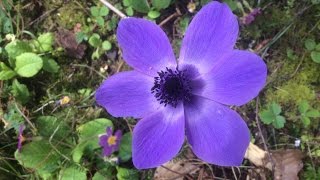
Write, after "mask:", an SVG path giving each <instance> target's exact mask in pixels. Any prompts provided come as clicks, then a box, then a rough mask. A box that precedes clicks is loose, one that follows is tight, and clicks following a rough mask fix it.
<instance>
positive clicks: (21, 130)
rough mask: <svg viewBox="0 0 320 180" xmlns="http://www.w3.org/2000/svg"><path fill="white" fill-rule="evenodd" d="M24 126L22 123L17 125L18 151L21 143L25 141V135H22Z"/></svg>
mask: <svg viewBox="0 0 320 180" xmlns="http://www.w3.org/2000/svg"><path fill="white" fill-rule="evenodd" d="M25 128H26V126H25V125H24V124H21V125H20V126H19V134H18V147H17V148H18V152H21V148H22V143H23V142H24V141H25V137H23V131H24V129H25Z"/></svg>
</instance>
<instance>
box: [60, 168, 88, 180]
mask: <svg viewBox="0 0 320 180" xmlns="http://www.w3.org/2000/svg"><path fill="white" fill-rule="evenodd" d="M59 176H60V178H59V179H61V180H86V179H87V175H86V172H85V171H84V170H82V169H80V167H78V166H75V165H74V166H70V167H68V168H66V169H62V170H61V171H60V174H59Z"/></svg>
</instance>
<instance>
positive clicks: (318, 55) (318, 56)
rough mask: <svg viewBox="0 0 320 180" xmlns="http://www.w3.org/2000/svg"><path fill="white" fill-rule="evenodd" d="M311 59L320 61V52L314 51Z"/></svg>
mask: <svg viewBox="0 0 320 180" xmlns="http://www.w3.org/2000/svg"><path fill="white" fill-rule="evenodd" d="M311 59H312V60H313V61H314V62H316V63H320V52H317V51H312V52H311Z"/></svg>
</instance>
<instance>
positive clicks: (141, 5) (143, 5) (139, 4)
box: [132, 0, 150, 13]
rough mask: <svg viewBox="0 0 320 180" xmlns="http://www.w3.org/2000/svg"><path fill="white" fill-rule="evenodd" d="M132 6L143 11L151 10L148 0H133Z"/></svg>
mask: <svg viewBox="0 0 320 180" xmlns="http://www.w3.org/2000/svg"><path fill="white" fill-rule="evenodd" d="M132 8H133V9H135V10H136V11H138V12H141V13H148V12H149V10H150V6H149V4H148V1H147V0H133V1H132Z"/></svg>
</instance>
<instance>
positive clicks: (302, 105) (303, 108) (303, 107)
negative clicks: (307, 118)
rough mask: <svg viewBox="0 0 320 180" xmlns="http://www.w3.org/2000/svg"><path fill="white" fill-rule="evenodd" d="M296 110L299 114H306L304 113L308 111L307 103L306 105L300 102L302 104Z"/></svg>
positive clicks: (305, 102)
mask: <svg viewBox="0 0 320 180" xmlns="http://www.w3.org/2000/svg"><path fill="white" fill-rule="evenodd" d="M298 109H299V112H300V113H301V114H304V113H306V112H307V111H308V109H309V103H308V102H307V101H302V102H301V103H300V104H299V107H298Z"/></svg>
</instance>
